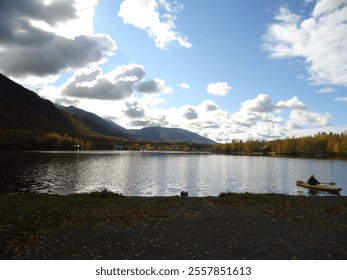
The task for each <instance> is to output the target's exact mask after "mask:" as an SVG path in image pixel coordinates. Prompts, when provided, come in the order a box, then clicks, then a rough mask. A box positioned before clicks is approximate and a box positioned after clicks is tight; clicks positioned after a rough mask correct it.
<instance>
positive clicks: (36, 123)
mask: <svg viewBox="0 0 347 280" xmlns="http://www.w3.org/2000/svg"><path fill="white" fill-rule="evenodd" d="M0 129H27V130H31V131H33V132H35V133H40V132H50V131H55V132H58V133H61V134H65V133H67V134H69V135H71V136H76V135H77V134H78V133H77V132H76V130H75V129H74V127H73V125H72V123H71V121H70V119H69V118H68V117H67V116H66V115H65V114H64V113H62V112H61V111H60V110H59V109H57V108H56V107H55V106H54V104H53V103H52V102H50V101H48V100H46V99H43V98H41V97H39V96H38V95H37V94H36V93H34V92H32V91H30V90H28V89H26V88H24V87H22V86H21V85H19V84H17V83H15V82H14V81H12V80H10V79H8V78H7V77H5V76H4V75H2V74H0Z"/></svg>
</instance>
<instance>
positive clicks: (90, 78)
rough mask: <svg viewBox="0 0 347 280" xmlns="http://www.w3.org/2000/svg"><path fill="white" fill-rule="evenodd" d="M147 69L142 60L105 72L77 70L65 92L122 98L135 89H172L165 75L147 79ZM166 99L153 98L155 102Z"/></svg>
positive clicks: (157, 92)
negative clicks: (163, 78) (141, 63)
mask: <svg viewBox="0 0 347 280" xmlns="http://www.w3.org/2000/svg"><path fill="white" fill-rule="evenodd" d="M145 75H146V72H145V69H144V67H143V66H142V65H139V64H134V63H131V64H128V65H121V66H118V67H117V68H115V69H114V70H112V71H110V72H109V73H107V74H104V73H103V71H102V69H101V68H99V67H94V68H91V69H82V70H81V69H80V70H78V71H76V72H75V74H74V76H73V77H72V78H70V79H69V80H68V81H67V83H66V84H65V85H63V87H62V93H63V95H65V96H70V97H79V98H88V99H99V100H122V99H127V98H129V97H131V96H132V95H133V94H134V93H135V92H141V93H145V94H160V93H170V92H171V90H172V89H171V88H170V87H168V86H166V84H165V81H163V80H161V79H157V78H155V79H150V80H147V81H144V77H145ZM161 101H162V100H161V99H160V100H159V101H158V100H154V99H151V102H154V104H157V103H158V102H159V103H160V102H161Z"/></svg>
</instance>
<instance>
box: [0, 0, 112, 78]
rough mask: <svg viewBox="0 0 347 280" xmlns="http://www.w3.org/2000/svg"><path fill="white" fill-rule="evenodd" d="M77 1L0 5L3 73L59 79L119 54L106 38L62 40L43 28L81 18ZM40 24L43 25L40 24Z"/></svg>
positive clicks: (0, 64)
mask: <svg viewBox="0 0 347 280" xmlns="http://www.w3.org/2000/svg"><path fill="white" fill-rule="evenodd" d="M76 7H77V6H76V5H75V1H67V0H62V1H50V2H49V4H45V3H44V2H43V1H37V0H25V1H24V0H20V1H1V2H0V44H1V48H0V56H1V60H0V71H1V72H3V73H5V74H6V75H8V76H11V77H17V78H25V77H29V76H39V77H44V76H49V75H51V76H52V75H57V74H59V73H60V72H61V71H63V70H67V69H77V68H81V67H85V66H87V65H90V64H92V63H100V62H102V61H104V60H105V59H106V58H107V57H108V56H110V55H112V54H114V52H115V50H116V48H117V47H116V44H115V42H114V41H113V40H112V39H111V38H110V37H109V36H108V35H103V34H87V35H86V34H81V35H78V36H75V37H73V38H67V37H63V36H61V35H58V34H56V33H54V32H50V31H47V30H45V29H44V28H41V27H40V26H42V25H44V24H46V25H48V26H52V27H54V26H58V25H60V24H61V23H64V22H66V21H69V20H74V19H76V18H78V10H77V9H76ZM38 23H41V24H38Z"/></svg>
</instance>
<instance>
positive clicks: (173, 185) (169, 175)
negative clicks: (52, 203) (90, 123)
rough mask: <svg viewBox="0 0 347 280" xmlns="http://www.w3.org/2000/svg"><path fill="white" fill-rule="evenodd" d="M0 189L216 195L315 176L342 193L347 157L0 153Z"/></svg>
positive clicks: (289, 184)
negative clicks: (297, 157) (183, 192)
mask: <svg viewBox="0 0 347 280" xmlns="http://www.w3.org/2000/svg"><path fill="white" fill-rule="evenodd" d="M0 155H1V160H0V178H1V179H0V191H1V192H7V193H11V192H47V193H53V194H69V193H76V192H77V193H79V192H91V191H100V190H103V189H108V190H110V191H113V192H117V193H122V194H124V195H136V196H173V195H178V194H179V193H180V192H181V191H182V190H185V191H188V192H189V195H190V196H209V195H211V196H217V195H219V194H220V193H221V192H236V193H242V192H251V193H284V194H290V195H297V194H305V195H307V192H306V191H305V190H302V189H300V188H297V187H296V186H295V182H296V180H300V179H303V180H306V178H307V177H308V176H309V175H311V174H316V175H317V177H318V178H319V180H320V181H323V182H324V181H327V182H329V181H336V183H337V185H339V186H340V187H342V188H343V190H342V191H341V194H342V195H346V190H345V189H346V187H345V186H347V178H346V177H347V176H346V167H347V161H342V160H313V159H293V158H271V157H246V156H224V155H211V154H186V153H153V152H125V151H117V152H116V151H115V152H64V153H62V152H41V153H39V152H22V153H8V152H7V153H0Z"/></svg>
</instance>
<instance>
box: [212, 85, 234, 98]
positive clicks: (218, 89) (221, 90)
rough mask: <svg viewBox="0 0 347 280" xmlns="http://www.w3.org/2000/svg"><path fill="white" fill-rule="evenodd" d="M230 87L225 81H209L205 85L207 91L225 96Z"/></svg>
mask: <svg viewBox="0 0 347 280" xmlns="http://www.w3.org/2000/svg"><path fill="white" fill-rule="evenodd" d="M231 88H232V87H231V86H229V85H228V83H226V82H218V83H210V84H208V86H207V92H208V93H210V94H213V95H218V96H225V95H227V93H228V92H229V91H230V90H231Z"/></svg>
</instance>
